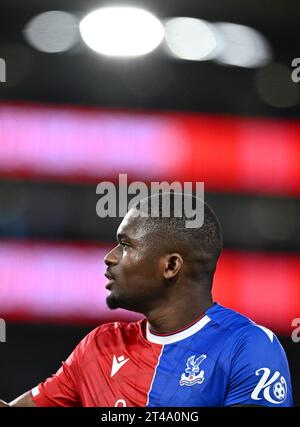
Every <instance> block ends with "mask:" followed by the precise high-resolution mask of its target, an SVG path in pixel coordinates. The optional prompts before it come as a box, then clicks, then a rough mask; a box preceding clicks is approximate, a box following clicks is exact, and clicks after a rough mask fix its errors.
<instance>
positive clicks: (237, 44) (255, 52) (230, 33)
mask: <svg viewBox="0 0 300 427" xmlns="http://www.w3.org/2000/svg"><path fill="white" fill-rule="evenodd" d="M214 27H215V29H216V31H217V39H218V43H219V46H220V52H219V54H218V57H217V61H218V62H221V63H223V64H228V65H236V66H239V67H249V68H252V67H261V66H263V65H265V64H267V63H268V62H269V61H270V60H271V59H272V54H271V48H270V45H269V43H268V41H267V40H266V39H265V37H264V36H263V35H262V34H261V33H260V32H258V31H257V30H254V29H253V28H251V27H247V26H245V25H238V24H232V23H229V22H219V23H216V24H214Z"/></svg>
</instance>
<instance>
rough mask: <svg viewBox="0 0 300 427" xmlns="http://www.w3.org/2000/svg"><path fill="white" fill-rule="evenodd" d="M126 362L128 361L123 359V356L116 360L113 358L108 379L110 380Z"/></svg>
mask: <svg viewBox="0 0 300 427" xmlns="http://www.w3.org/2000/svg"><path fill="white" fill-rule="evenodd" d="M128 360H129V359H125V357H124V356H120V357H118V358H116V356H114V357H113V364H112V368H111V374H110V377H111V378H112V377H113V376H114V375H115V374H116V373H117V372H118V370H119V369H120V368H122V366H123V365H125V363H126V362H128Z"/></svg>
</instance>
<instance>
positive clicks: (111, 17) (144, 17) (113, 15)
mask: <svg viewBox="0 0 300 427" xmlns="http://www.w3.org/2000/svg"><path fill="white" fill-rule="evenodd" d="M79 29H80V33H81V36H82V38H83V40H84V41H85V43H86V44H87V45H88V46H89V47H90V48H91V49H93V50H95V51H96V52H98V53H102V54H104V55H109V56H138V55H144V54H146V53H149V52H151V51H152V50H154V49H155V48H156V47H157V46H158V45H159V44H160V43H161V41H162V39H163V37H164V28H163V25H162V24H161V22H160V21H159V20H158V19H157V18H156V17H155V16H153V15H152V14H151V13H149V12H147V11H145V10H142V9H137V8H133V7H109V8H103V9H99V10H96V11H94V12H91V13H90V14H88V15H87V16H86V17H85V18H83V20H82V21H81V22H80V26H79Z"/></svg>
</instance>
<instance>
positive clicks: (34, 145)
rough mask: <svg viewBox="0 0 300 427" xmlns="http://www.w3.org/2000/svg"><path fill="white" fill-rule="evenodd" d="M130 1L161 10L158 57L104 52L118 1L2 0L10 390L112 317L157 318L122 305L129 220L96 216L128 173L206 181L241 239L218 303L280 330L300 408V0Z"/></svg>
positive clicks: (1, 215)
mask: <svg viewBox="0 0 300 427" xmlns="http://www.w3.org/2000/svg"><path fill="white" fill-rule="evenodd" d="M122 5H126V6H128V5H130V6H138V7H139V8H145V9H146V10H148V11H149V12H151V13H153V14H154V15H155V16H156V17H157V18H158V19H159V20H160V22H161V26H162V27H161V28H163V31H164V33H163V34H162V36H161V40H158V39H157V40H158V41H157V40H156V42H155V43H156V45H157V47H156V48H153V50H152V51H151V52H150V53H148V54H147V55H142V56H136V57H131V58H127V57H126V56H125V57H121V58H118V57H114V56H106V55H104V54H103V53H102V54H99V53H97V52H95V51H94V50H91V49H89V47H88V45H87V44H86V43H85V41H84V33H83V32H81V33H80V31H79V22H80V21H81V20H82V19H83V18H84V17H85V16H86V15H87V14H88V13H89V12H91V11H93V10H95V9H98V8H101V7H105V6H108V2H107V1H106V2H105V1H101V0H85V1H83V0H72V1H69V0H68V1H67V0H65V1H62V0H51V1H50V0H44V1H43V2H40V1H38V0H27V1H26V2H19V1H17V0H10V1H3V2H1V15H0V28H1V34H0V58H2V59H3V60H4V61H5V63H4V62H3V61H2V62H0V66H1V70H0V71H1V76H0V80H1V82H0V317H1V318H3V319H5V321H6V325H7V342H6V343H1V344H0V378H1V381H0V397H1V398H3V399H8V400H9V399H12V398H14V397H15V396H17V395H19V394H20V393H22V392H24V391H26V390H27V389H29V388H30V387H32V386H34V385H36V383H38V382H39V381H41V380H43V379H44V378H45V377H47V376H48V375H50V374H51V373H53V372H54V371H56V369H57V368H58V366H59V364H60V361H61V360H64V359H65V358H66V357H67V355H68V354H69V353H70V352H71V351H72V350H73V348H74V346H75V345H76V343H77V342H78V341H79V340H80V339H81V338H82V337H83V336H84V335H85V334H86V333H87V332H88V331H89V330H91V329H92V328H93V327H94V326H96V325H97V324H99V323H101V322H105V321H109V320H112V319H113V320H115V319H128V320H130V319H137V318H139V317H140V316H139V315H136V314H133V313H129V312H125V311H122V310H118V311H113V312H110V311H109V310H108V309H107V308H106V306H105V296H106V291H105V289H104V283H105V281H106V279H105V278H104V277H103V272H104V264H103V256H104V254H105V252H106V251H107V250H108V249H109V248H110V247H112V245H114V236H115V231H116V228H117V225H118V223H119V219H118V218H111V219H108V218H105V219H100V218H98V217H97V215H96V203H97V200H98V198H99V196H97V194H96V184H97V183H99V182H101V181H104V180H109V181H114V182H117V181H118V174H119V173H127V174H128V177H129V180H131V181H132V180H141V181H144V182H148V183H149V182H151V181H158V180H159V181H162V180H167V181H169V182H172V181H175V180H176V181H180V182H183V181H193V182H195V181H204V182H205V192H206V201H208V202H209V203H210V204H211V205H212V207H213V208H214V210H215V211H216V213H217V215H218V217H219V218H220V220H221V224H222V228H223V233H224V246H225V250H224V253H223V255H222V257H221V260H220V264H219V268H218V271H217V274H216V278H215V289H214V295H215V300H217V301H219V302H220V303H221V304H224V305H227V306H229V307H231V308H233V309H236V310H238V311H240V312H242V313H244V314H246V315H249V316H250V317H252V318H253V319H254V320H255V321H256V322H258V323H261V324H263V325H265V326H267V327H269V328H271V329H272V330H274V331H275V332H276V333H277V334H278V335H279V337H280V340H281V342H282V344H283V346H284V348H285V350H286V352H287V355H288V359H289V362H290V367H291V373H292V381H293V387H294V398H295V404H296V405H297V406H300V397H299V396H300V380H299V378H300V363H299V360H300V342H299V343H296V342H293V341H292V338H291V333H292V330H293V329H294V328H295V327H293V326H292V321H293V319H295V318H299V317H300V303H299V301H300V221H299V218H300V121H299V116H300V82H299V83H296V82H293V81H292V77H291V75H292V71H293V67H292V66H291V63H292V60H293V59H294V58H297V57H298V56H300V50H299V49H300V48H299V34H298V32H299V21H300V9H299V7H298V2H297V1H296V0H294V1H292V0H289V1H284V0H282V1H281V0H276V1H274V0H272V1H271V0H268V1H265V2H261V1H260V0H252V1H243V2H239V1H237V0H224V1H222V2H219V1H217V0H209V1H208V0H201V1H199V0H189V1H186V2H182V1H179V0H165V1H163V2H161V1H158V0H152V1H150V0H142V1H141V0H140V1H137V0H130V2H128V1H126V2H125V1H122V0H118V1H110V2H109V6H122ZM53 11H56V12H54V13H53ZM49 12H52V13H49ZM175 18H176V19H175ZM179 18H181V19H179ZM186 18H188V19H186ZM191 18H192V19H191ZM111 28H114V24H112V26H111ZM150 34H151V31H150ZM123 35H124V34H123ZM118 37H119V36H118V35H117V32H116V40H117V41H119V43H121V42H122V37H121V38H120V37H119V39H118ZM137 38H139V37H137ZM155 43H154V44H155ZM299 63H300V60H299Z"/></svg>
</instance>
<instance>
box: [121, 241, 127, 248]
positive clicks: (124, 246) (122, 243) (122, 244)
mask: <svg viewBox="0 0 300 427" xmlns="http://www.w3.org/2000/svg"><path fill="white" fill-rule="evenodd" d="M120 245H121V246H123V248H129V245H128V243H125V242H120Z"/></svg>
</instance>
